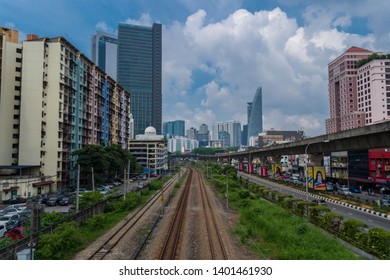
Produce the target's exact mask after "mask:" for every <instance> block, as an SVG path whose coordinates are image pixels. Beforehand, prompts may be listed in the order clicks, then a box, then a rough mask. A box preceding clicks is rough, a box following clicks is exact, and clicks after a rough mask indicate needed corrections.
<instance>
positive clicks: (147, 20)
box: [124, 13, 153, 26]
mask: <svg viewBox="0 0 390 280" xmlns="http://www.w3.org/2000/svg"><path fill="white" fill-rule="evenodd" d="M124 23H127V24H134V25H142V26H152V25H153V19H152V18H151V17H150V15H149V14H146V13H143V14H142V15H141V17H140V18H139V19H137V20H134V19H130V18H128V19H127V20H126V21H124Z"/></svg>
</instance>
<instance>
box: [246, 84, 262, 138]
mask: <svg viewBox="0 0 390 280" xmlns="http://www.w3.org/2000/svg"><path fill="white" fill-rule="evenodd" d="M262 95H263V90H262V87H259V88H258V89H257V90H256V93H255V96H254V98H253V102H252V103H248V108H247V110H248V141H249V139H250V138H251V137H257V136H258V135H259V133H261V132H263V101H262Z"/></svg>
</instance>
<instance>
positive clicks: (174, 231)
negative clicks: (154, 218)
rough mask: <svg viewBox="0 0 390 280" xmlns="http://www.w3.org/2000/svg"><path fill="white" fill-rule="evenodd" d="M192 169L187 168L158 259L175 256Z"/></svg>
mask: <svg viewBox="0 0 390 280" xmlns="http://www.w3.org/2000/svg"><path fill="white" fill-rule="evenodd" d="M192 175H193V170H192V169H190V170H189V174H188V176H187V180H186V183H185V187H184V189H183V193H182V194H181V196H180V199H179V202H178V206H177V208H176V210H175V214H174V218H173V219H172V222H171V224H170V227H169V230H168V234H167V235H166V238H165V240H164V243H163V247H162V249H161V251H160V256H159V259H160V260H173V259H175V257H176V253H177V249H178V244H179V239H180V233H181V229H182V226H183V222H184V219H185V217H184V215H185V212H186V208H187V201H188V195H189V192H190V186H191V182H192Z"/></svg>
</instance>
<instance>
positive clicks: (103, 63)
mask: <svg viewBox="0 0 390 280" xmlns="http://www.w3.org/2000/svg"><path fill="white" fill-rule="evenodd" d="M117 50H118V37H117V36H116V35H111V34H108V33H105V32H102V31H97V32H96V35H92V36H91V60H92V61H93V63H95V64H96V65H97V66H98V67H99V68H100V69H102V70H103V71H104V72H106V73H107V74H108V75H109V76H110V77H111V78H113V79H114V80H115V81H116V80H117V77H116V71H117V65H116V57H117Z"/></svg>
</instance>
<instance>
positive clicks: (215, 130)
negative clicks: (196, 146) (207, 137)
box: [211, 122, 226, 141]
mask: <svg viewBox="0 0 390 280" xmlns="http://www.w3.org/2000/svg"><path fill="white" fill-rule="evenodd" d="M220 131H226V130H225V123H224V122H215V123H213V124H212V125H211V140H212V141H217V140H219V139H218V135H219V132H220Z"/></svg>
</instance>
